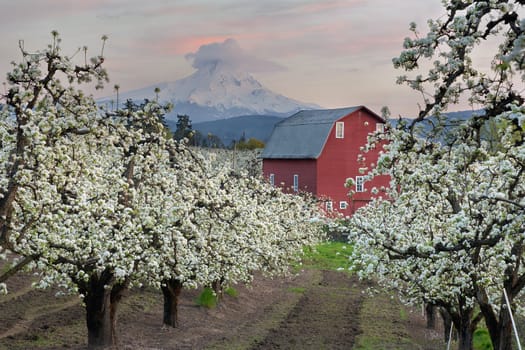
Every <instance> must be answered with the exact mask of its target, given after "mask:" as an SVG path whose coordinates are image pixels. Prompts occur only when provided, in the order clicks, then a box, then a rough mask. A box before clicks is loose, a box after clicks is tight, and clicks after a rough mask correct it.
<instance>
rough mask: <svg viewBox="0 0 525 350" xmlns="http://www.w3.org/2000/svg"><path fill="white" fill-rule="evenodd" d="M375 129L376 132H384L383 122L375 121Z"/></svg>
mask: <svg viewBox="0 0 525 350" xmlns="http://www.w3.org/2000/svg"><path fill="white" fill-rule="evenodd" d="M376 131H377V132H385V124H383V123H377V124H376Z"/></svg>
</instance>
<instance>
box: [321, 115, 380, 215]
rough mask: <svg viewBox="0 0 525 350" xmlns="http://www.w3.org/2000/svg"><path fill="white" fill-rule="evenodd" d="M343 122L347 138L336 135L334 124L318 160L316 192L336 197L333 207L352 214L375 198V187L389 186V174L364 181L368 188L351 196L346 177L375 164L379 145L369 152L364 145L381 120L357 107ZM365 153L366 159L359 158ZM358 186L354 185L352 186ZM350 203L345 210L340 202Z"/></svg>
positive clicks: (342, 119)
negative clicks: (362, 160) (373, 190)
mask: <svg viewBox="0 0 525 350" xmlns="http://www.w3.org/2000/svg"><path fill="white" fill-rule="evenodd" d="M339 121H340V122H344V138H336V137H335V124H334V126H333V127H332V130H331V132H330V135H329V136H328V140H327V141H326V144H325V147H324V149H323V151H322V153H321V155H320V156H319V158H318V160H317V194H318V195H326V196H327V197H330V199H331V200H332V201H333V208H334V210H337V211H339V212H341V213H343V214H345V215H351V214H352V213H353V212H354V211H355V210H357V209H358V208H360V207H362V206H363V205H366V204H367V203H368V201H370V200H371V198H372V193H371V189H372V187H377V188H380V187H381V186H387V185H388V182H389V179H388V177H387V176H381V177H378V178H374V179H373V180H372V181H367V182H365V192H357V193H355V194H354V195H353V197H352V199H350V198H349V197H348V195H347V194H348V192H349V191H350V189H349V188H346V187H345V182H346V179H347V178H349V177H351V178H353V179H354V180H355V178H356V176H362V175H364V174H362V173H360V172H359V168H362V167H369V168H370V167H372V166H374V165H375V162H376V161H377V157H378V152H379V151H380V150H381V149H382V147H378V148H376V149H375V150H372V151H370V152H368V153H364V154H363V151H362V150H361V147H363V146H364V145H366V143H367V136H368V134H369V133H372V132H374V131H375V130H376V124H377V123H380V121H379V120H378V119H377V118H375V117H374V116H372V115H371V114H370V113H368V112H367V111H366V110H363V109H361V110H358V111H355V112H354V113H352V114H350V115H348V116H346V117H344V118H341V119H340V120H339ZM359 154H363V155H364V157H365V161H364V162H358V155H359ZM353 189H354V190H355V186H354V188H353ZM342 201H345V202H347V203H348V207H347V209H346V210H344V209H340V202H342Z"/></svg>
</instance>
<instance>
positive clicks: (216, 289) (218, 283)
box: [211, 278, 224, 303]
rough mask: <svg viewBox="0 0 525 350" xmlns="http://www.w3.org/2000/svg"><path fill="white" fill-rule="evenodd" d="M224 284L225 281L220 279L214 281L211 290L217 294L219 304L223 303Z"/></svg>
mask: <svg viewBox="0 0 525 350" xmlns="http://www.w3.org/2000/svg"><path fill="white" fill-rule="evenodd" d="M223 283H224V279H223V278H221V279H218V280H215V281H213V283H212V284H211V289H213V291H214V292H215V296H216V297H217V303H218V302H220V301H221V299H222V284H223Z"/></svg>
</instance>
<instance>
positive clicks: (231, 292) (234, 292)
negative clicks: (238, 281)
mask: <svg viewBox="0 0 525 350" xmlns="http://www.w3.org/2000/svg"><path fill="white" fill-rule="evenodd" d="M224 294H226V295H229V296H231V297H232V298H237V297H238V296H239V291H237V289H235V288H233V287H228V288H226V289H225V290H224Z"/></svg>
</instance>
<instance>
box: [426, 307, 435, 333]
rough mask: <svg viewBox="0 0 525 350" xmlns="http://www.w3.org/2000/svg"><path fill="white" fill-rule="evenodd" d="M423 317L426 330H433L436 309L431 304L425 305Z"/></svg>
mask: <svg viewBox="0 0 525 350" xmlns="http://www.w3.org/2000/svg"><path fill="white" fill-rule="evenodd" d="M425 316H426V317H427V329H435V328H436V307H435V306H434V305H432V304H425Z"/></svg>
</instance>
